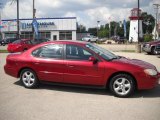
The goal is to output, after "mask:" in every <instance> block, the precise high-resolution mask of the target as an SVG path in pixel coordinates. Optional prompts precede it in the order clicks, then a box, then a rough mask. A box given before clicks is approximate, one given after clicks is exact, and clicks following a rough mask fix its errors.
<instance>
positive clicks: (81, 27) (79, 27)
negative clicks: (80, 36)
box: [77, 23, 87, 33]
mask: <svg viewBox="0 0 160 120" xmlns="http://www.w3.org/2000/svg"><path fill="white" fill-rule="evenodd" d="M85 32H87V31H86V27H85V26H84V25H81V24H78V23H77V33H85Z"/></svg>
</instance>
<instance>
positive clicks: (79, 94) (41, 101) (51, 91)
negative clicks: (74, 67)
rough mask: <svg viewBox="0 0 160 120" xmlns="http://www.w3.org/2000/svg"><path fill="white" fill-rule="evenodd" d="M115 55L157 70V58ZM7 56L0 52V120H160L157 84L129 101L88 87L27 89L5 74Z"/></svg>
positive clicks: (120, 53)
mask: <svg viewBox="0 0 160 120" xmlns="http://www.w3.org/2000/svg"><path fill="white" fill-rule="evenodd" d="M116 54H118V55H123V56H126V57H130V58H138V59H141V60H145V61H147V62H150V63H152V64H154V65H155V66H156V67H157V69H158V70H159V71H160V58H157V57H156V56H152V55H145V54H137V53H122V52H116ZM6 55H7V54H2V53H0V120H160V85H159V86H157V87H156V88H155V89H152V90H143V91H137V92H136V93H135V94H134V95H133V96H132V97H130V98H117V97H114V96H113V95H112V94H111V93H110V92H109V91H108V90H99V89H91V88H76V87H64V86H55V85H41V86H40V87H39V88H38V89H26V88H24V87H23V86H22V85H21V83H20V82H19V79H16V78H13V77H10V76H8V75H6V74H5V73H4V70H3V66H4V64H5V59H6Z"/></svg>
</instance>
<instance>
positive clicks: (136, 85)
mask: <svg viewBox="0 0 160 120" xmlns="http://www.w3.org/2000/svg"><path fill="white" fill-rule="evenodd" d="M118 74H127V75H130V76H131V77H132V78H133V80H134V83H135V88H136V89H137V87H138V84H137V80H136V78H135V77H134V76H133V75H132V74H131V73H129V72H126V71H119V72H115V73H113V74H112V75H110V77H109V78H108V80H107V81H106V86H105V87H106V88H108V87H109V83H110V82H111V79H112V78H113V77H114V76H115V75H118Z"/></svg>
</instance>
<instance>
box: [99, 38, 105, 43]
mask: <svg viewBox="0 0 160 120" xmlns="http://www.w3.org/2000/svg"><path fill="white" fill-rule="evenodd" d="M106 41H107V38H98V39H97V42H106Z"/></svg>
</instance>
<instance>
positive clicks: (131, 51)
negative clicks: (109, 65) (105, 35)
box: [121, 50, 135, 53]
mask: <svg viewBox="0 0 160 120" xmlns="http://www.w3.org/2000/svg"><path fill="white" fill-rule="evenodd" d="M121 52H130V53H133V52H135V50H121Z"/></svg>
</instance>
